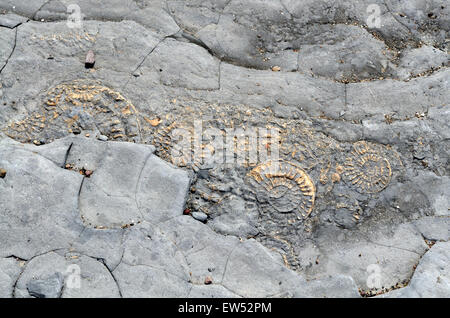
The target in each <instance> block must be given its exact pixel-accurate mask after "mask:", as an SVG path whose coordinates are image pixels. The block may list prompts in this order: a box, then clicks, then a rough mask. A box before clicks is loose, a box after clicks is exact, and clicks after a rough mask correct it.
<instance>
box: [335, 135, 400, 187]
mask: <svg viewBox="0 0 450 318" xmlns="http://www.w3.org/2000/svg"><path fill="white" fill-rule="evenodd" d="M344 168H345V171H344V175H343V179H344V181H345V182H346V183H347V184H348V185H349V186H350V187H351V188H353V189H355V190H356V191H358V192H360V193H376V192H380V191H381V190H383V189H384V188H386V187H387V185H388V184H389V182H390V180H391V175H392V171H391V165H390V163H389V161H388V159H386V158H384V157H383V156H382V155H381V154H380V153H378V152H377V151H376V150H375V149H372V148H371V147H370V145H369V144H368V143H367V142H365V141H359V142H357V143H355V144H354V145H353V151H352V152H351V153H350V156H349V157H347V159H346V161H345V165H344Z"/></svg>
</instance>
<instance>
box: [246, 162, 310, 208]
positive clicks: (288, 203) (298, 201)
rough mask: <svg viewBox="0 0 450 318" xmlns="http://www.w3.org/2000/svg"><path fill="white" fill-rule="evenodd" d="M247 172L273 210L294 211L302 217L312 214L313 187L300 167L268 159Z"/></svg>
mask: <svg viewBox="0 0 450 318" xmlns="http://www.w3.org/2000/svg"><path fill="white" fill-rule="evenodd" d="M249 175H250V176H251V177H253V179H254V181H255V182H256V184H257V186H258V187H259V189H258V190H261V191H259V192H260V193H261V192H262V193H263V195H265V196H266V197H265V198H263V199H264V200H267V202H268V203H269V204H270V206H271V207H272V208H273V210H275V211H277V212H279V213H291V212H297V213H299V214H300V215H301V216H303V217H308V216H309V215H310V214H311V211H312V209H313V206H314V200H315V195H316V188H315V186H314V183H313V182H312V180H311V178H310V177H309V176H308V174H307V173H306V172H305V171H304V170H303V169H301V168H300V167H298V166H296V165H294V164H292V163H290V162H284V161H269V162H267V163H264V164H261V165H259V166H257V167H256V168H254V169H253V170H252V171H251V172H250V173H249Z"/></svg>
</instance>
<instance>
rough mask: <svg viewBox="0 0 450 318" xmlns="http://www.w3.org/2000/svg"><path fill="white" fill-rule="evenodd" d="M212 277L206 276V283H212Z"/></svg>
mask: <svg viewBox="0 0 450 318" xmlns="http://www.w3.org/2000/svg"><path fill="white" fill-rule="evenodd" d="M212 282H213V281H212V278H211V277H210V276H207V277H206V278H205V285H211V284H212Z"/></svg>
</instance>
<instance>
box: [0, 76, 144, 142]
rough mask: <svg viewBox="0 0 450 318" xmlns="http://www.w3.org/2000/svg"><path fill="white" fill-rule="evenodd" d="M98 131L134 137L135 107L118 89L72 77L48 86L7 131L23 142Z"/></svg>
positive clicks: (117, 137) (128, 138)
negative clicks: (37, 103) (34, 105)
mask: <svg viewBox="0 0 450 318" xmlns="http://www.w3.org/2000/svg"><path fill="white" fill-rule="evenodd" d="M97 131H98V132H99V133H100V134H102V135H105V136H108V137H109V139H111V140H122V141H137V140H136V139H137V138H138V137H139V135H140V124H139V119H138V114H137V111H136V109H135V107H134V106H133V104H132V103H131V102H130V101H128V100H127V99H125V98H124V97H123V96H122V95H121V94H120V93H119V92H116V91H114V90H112V89H111V88H108V87H105V86H102V85H100V84H99V83H97V82H94V81H89V80H75V81H72V82H66V83H62V84H60V85H57V86H56V87H53V88H51V89H50V90H49V91H48V92H47V96H46V97H45V98H44V101H43V103H42V104H41V107H40V109H39V110H37V111H36V112H34V113H32V114H31V115H29V116H28V117H27V118H25V119H24V120H22V121H19V122H16V123H13V124H11V125H10V126H9V127H8V129H7V134H8V135H10V136H11V137H12V138H14V139H17V140H19V141H22V142H31V141H34V140H45V141H46V142H47V141H51V140H53V139H57V138H61V137H64V136H65V135H68V134H70V133H74V134H81V133H85V134H88V133H93V132H97Z"/></svg>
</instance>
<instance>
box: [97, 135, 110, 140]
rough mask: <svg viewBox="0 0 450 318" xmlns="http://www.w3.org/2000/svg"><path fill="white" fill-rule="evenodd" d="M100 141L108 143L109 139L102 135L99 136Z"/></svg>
mask: <svg viewBox="0 0 450 318" xmlns="http://www.w3.org/2000/svg"><path fill="white" fill-rule="evenodd" d="M98 140H101V141H108V137H106V136H105V135H100V136H98Z"/></svg>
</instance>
